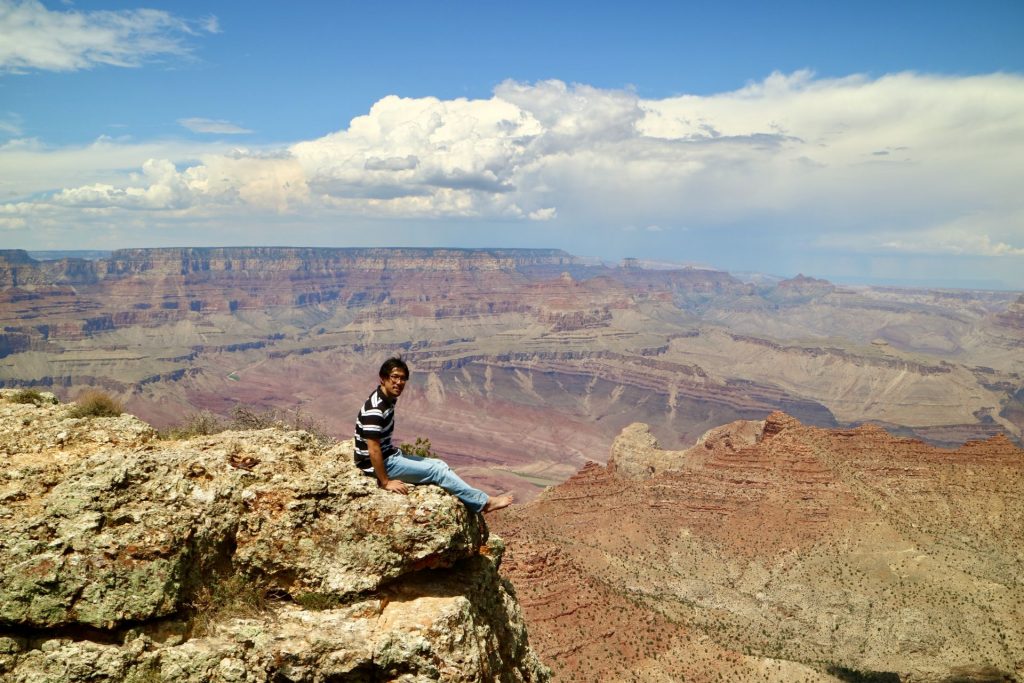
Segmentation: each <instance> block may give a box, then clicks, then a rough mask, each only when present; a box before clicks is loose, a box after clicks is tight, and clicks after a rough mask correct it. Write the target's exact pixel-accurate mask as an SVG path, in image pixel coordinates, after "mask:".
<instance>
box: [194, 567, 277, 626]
mask: <svg viewBox="0 0 1024 683" xmlns="http://www.w3.org/2000/svg"><path fill="white" fill-rule="evenodd" d="M188 607H189V609H190V611H191V613H192V619H191V627H192V635H193V636H203V635H207V634H208V632H209V629H210V626H211V624H213V623H214V622H215V621H216V620H217V619H223V618H230V617H243V618H244V617H254V616H256V615H258V614H259V613H261V612H262V611H264V610H265V609H266V607H267V587H266V586H265V585H264V584H263V583H262V582H260V581H253V580H251V579H249V578H247V577H245V576H242V575H240V574H234V575H232V576H229V577H227V578H225V579H224V580H222V581H214V582H212V583H210V584H208V585H203V586H201V587H200V588H199V590H198V591H196V594H195V595H194V596H193V598H192V602H190V603H189V604H188Z"/></svg>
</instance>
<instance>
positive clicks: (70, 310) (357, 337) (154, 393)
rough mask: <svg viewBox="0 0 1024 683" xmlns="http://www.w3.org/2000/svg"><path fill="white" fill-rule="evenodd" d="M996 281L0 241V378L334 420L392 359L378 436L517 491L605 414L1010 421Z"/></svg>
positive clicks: (1010, 363) (909, 428) (960, 430)
mask: <svg viewBox="0 0 1024 683" xmlns="http://www.w3.org/2000/svg"><path fill="white" fill-rule="evenodd" d="M1018 297H1019V294H1016V293H1005V292H1003V293H1001V292H950V291H938V290H897V289H892V288H850V287H843V286H840V285H834V284H832V283H828V282H825V281H823V280H819V279H815V278H812V277H805V276H799V277H796V278H793V279H790V280H783V281H781V282H778V283H776V284H770V285H754V284H749V283H745V282H741V281H739V280H738V279H736V278H734V277H732V276H730V275H729V274H727V273H724V272H721V271H715V270H710V269H706V268H696V267H682V266H680V267H678V268H675V269H663V270H649V269H644V268H641V267H638V265H637V264H631V263H627V264H626V265H625V266H608V265H603V264H601V263H599V262H597V261H594V260H592V259H590V260H588V259H583V258H580V257H577V256H573V255H571V254H568V253H566V252H563V251H559V250H550V249H427V248H422V249H412V248H402V249H328V248H284V247H234V248H189V249H129V250H119V251H116V252H113V253H112V254H111V255H110V256H109V257H106V258H103V259H98V260H91V261H90V260H84V259H73V258H67V259H60V260H49V261H37V260H34V259H32V258H30V257H29V256H28V255H27V254H26V253H25V252H23V251H17V250H6V251H0V386H5V387H13V388H18V387H38V388H42V389H48V390H52V391H54V392H56V393H57V394H59V395H60V396H61V397H62V398H64V399H71V398H74V397H75V396H76V395H77V394H78V392H79V391H81V390H82V389H84V388H86V387H100V388H103V389H104V390H106V391H108V392H111V393H113V394H115V395H116V396H117V397H118V398H120V399H121V400H122V401H123V402H124V403H125V404H126V405H127V406H128V408H129V409H130V410H131V411H132V412H133V413H134V414H136V415H138V416H140V417H141V418H142V419H144V420H146V421H147V422H149V423H151V424H154V425H156V426H158V427H163V426H167V425H169V424H174V423H177V422H180V421H182V420H183V419H184V418H185V417H187V416H188V415H190V414H192V413H196V412H199V411H210V412H213V413H215V414H217V415H221V416H227V415H230V413H231V411H232V410H233V409H234V408H235V407H236V406H237V405H239V404H242V405H253V406H256V407H258V408H276V409H278V410H286V411H292V412H293V413H295V412H299V413H301V414H302V415H303V416H305V417H307V418H310V419H312V420H315V421H317V422H319V423H320V424H321V425H322V426H323V427H324V429H326V430H327V431H329V432H331V433H332V434H334V435H336V436H338V437H339V438H347V437H349V436H350V435H351V431H352V420H353V418H354V414H355V410H356V409H357V407H358V404H359V403H360V402H361V400H362V399H361V398H354V397H358V396H360V395H363V396H365V395H367V394H368V393H369V392H370V391H371V390H372V389H373V386H374V384H375V383H376V377H375V374H376V372H375V371H376V368H377V367H378V366H379V364H380V362H381V361H382V360H384V359H385V358H386V357H388V356H389V355H392V354H401V355H403V357H405V359H406V360H407V361H409V363H410V365H411V366H412V369H413V375H412V381H411V383H410V385H409V386H408V388H407V390H406V393H405V395H404V396H403V405H402V408H401V411H400V416H399V421H398V436H399V439H400V440H404V441H415V439H416V438H417V437H425V438H429V439H430V440H431V442H432V444H433V445H434V447H435V449H436V450H437V451H438V452H440V453H442V454H444V455H445V456H446V457H447V458H448V459H449V460H450V461H451V462H452V463H453V464H454V465H455V466H456V467H458V468H459V469H460V471H463V472H465V473H466V475H467V476H468V477H469V478H470V479H472V480H474V481H475V482H476V483H478V484H479V485H480V486H481V487H483V488H485V489H486V490H488V491H489V492H492V493H497V492H504V491H514V492H515V493H516V495H517V496H518V497H519V499H520V500H523V501H526V500H530V499H532V498H533V497H535V496H536V495H538V494H539V493H540V492H541V491H542V490H543V488H544V487H545V486H548V485H552V484H557V483H559V482H562V481H564V480H565V479H566V478H568V477H569V476H571V475H572V474H573V473H574V472H576V471H577V470H579V469H580V467H582V466H583V465H584V464H585V463H586V462H587V461H588V460H595V461H599V462H603V461H604V460H605V458H606V457H607V454H608V453H609V449H608V446H609V444H610V443H611V442H612V441H613V440H614V439H615V437H616V435H617V434H618V433H619V432H620V431H621V430H622V429H623V428H625V427H627V426H628V425H630V424H633V423H635V422H642V423H644V424H647V425H648V427H649V429H650V432H651V434H652V436H653V437H654V438H655V439H657V440H658V442H659V443H661V444H662V445H663V446H664V448H666V449H668V450H674V449H682V448H685V447H687V446H688V445H689V444H691V443H693V441H694V440H695V439H697V438H698V437H699V436H700V435H701V434H703V433H704V432H705V431H707V430H709V429H712V428H714V427H717V426H719V425H723V424H728V423H730V422H734V421H737V420H747V421H759V420H763V419H764V418H765V416H767V415H768V414H769V413H771V412H772V411H774V410H782V411H784V412H786V413H787V414H790V415H792V416H794V417H795V418H796V419H798V420H800V421H801V422H802V423H804V424H808V425H814V426H820V427H841V426H855V425H857V424H861V423H865V422H871V423H875V424H879V425H882V426H885V427H886V428H888V429H891V430H893V431H895V432H897V433H900V434H902V435H907V436H916V437H918V438H922V439H925V440H926V441H928V442H930V443H933V444H939V445H945V446H952V445H959V444H962V443H963V442H964V441H966V440H969V439H979V438H986V437H989V436H992V435H994V434H998V433H1004V434H1007V435H1008V436H1009V437H1010V438H1011V439H1016V440H1019V439H1020V437H1021V433H1022V429H1024V354H1022V353H1021V349H1024V326H1022V325H1018V324H1017V323H1016V322H1015V321H1017V319H1018V318H1019V317H1020V316H1019V315H1018V314H1019V312H1020V308H1021V304H1020V302H1019V301H1018Z"/></svg>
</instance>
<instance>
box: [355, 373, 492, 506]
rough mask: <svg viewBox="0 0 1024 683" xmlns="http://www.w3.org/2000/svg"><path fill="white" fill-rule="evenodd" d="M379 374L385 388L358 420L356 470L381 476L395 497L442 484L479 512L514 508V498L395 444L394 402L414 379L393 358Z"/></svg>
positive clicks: (381, 483) (372, 397)
mask: <svg viewBox="0 0 1024 683" xmlns="http://www.w3.org/2000/svg"><path fill="white" fill-rule="evenodd" d="M379 375H380V386H379V387H377V389H376V390H375V391H374V392H373V393H372V394H370V397H369V398H368V399H366V403H364V404H363V408H362V410H360V411H359V417H358V418H356V438H355V442H356V448H355V462H356V467H358V468H359V469H361V470H362V471H363V472H365V473H366V474H370V475H376V477H377V483H378V485H379V486H380V487H381V488H382V489H385V490H387V491H394V492H395V493H402V494H405V493H408V492H409V488H408V487H407V486H406V484H437V485H438V486H440V487H441V488H443V489H444V490H445V491H448V492H449V493H451V494H452V495H454V496H455V497H456V498H458V499H459V500H461V501H462V502H463V503H465V504H466V506H467V507H468V508H469V509H470V510H473V511H474V512H492V511H494V510H500V509H501V508H503V507H508V506H509V505H511V503H512V496H511V495H504V496H495V497H493V498H492V497H489V496H488V495H487V494H486V493H484V492H483V491H481V490H479V489H475V488H473V487H472V486H470V485H469V484H467V483H466V482H464V481H462V479H461V478H460V477H459V475H457V474H455V472H454V471H452V468H450V467H449V466H448V465H447V463H445V462H444V461H442V460H438V459H437V458H421V457H419V456H416V455H406V454H405V453H403V452H402V451H401V450H399V449H398V448H397V447H396V446H395V445H394V444H392V443H391V434H392V432H394V430H395V403H396V402H397V401H398V397H399V396H401V395H402V391H403V390H404V389H405V384H406V382H408V381H409V366H408V365H406V364H405V361H403V360H402V359H401V358H389V359H387V360H386V361H384V364H383V365H381V366H380V373H379Z"/></svg>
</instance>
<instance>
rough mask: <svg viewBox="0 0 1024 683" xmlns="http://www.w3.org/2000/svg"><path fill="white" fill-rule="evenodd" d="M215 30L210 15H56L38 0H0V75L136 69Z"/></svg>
mask: <svg viewBox="0 0 1024 683" xmlns="http://www.w3.org/2000/svg"><path fill="white" fill-rule="evenodd" d="M219 30H220V29H219V26H218V24H217V19H216V17H212V16H209V17H205V18H203V19H201V20H200V21H198V22H190V21H188V20H185V19H181V18H179V17H175V16H174V15H172V14H170V13H168V12H164V11H162V10H154V9H130V10H119V11H93V12H79V11H75V10H67V11H58V10H50V9H47V8H46V7H45V6H44V5H43V3H42V2H39V0H0V36H3V40H0V71H9V72H20V71H26V70H29V69H41V70H45V71H74V70H78V69H88V68H91V67H94V66H96V65H99V64H106V65H112V66H138V65H140V64H141V63H143V62H145V61H146V60H149V59H152V58H155V57H159V56H163V55H183V54H186V53H187V52H188V50H189V48H188V45H187V43H186V39H187V38H188V37H190V36H194V35H197V34H199V33H204V32H205V33H216V32H219Z"/></svg>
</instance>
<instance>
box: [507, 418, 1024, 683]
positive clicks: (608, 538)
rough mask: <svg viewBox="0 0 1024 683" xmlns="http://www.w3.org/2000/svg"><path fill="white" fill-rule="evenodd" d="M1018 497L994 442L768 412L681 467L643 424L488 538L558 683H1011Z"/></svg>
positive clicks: (692, 452)
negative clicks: (944, 439) (897, 433)
mask: <svg viewBox="0 0 1024 683" xmlns="http://www.w3.org/2000/svg"><path fill="white" fill-rule="evenodd" d="M1022 491H1024V451H1022V450H1021V449H1020V448H1019V447H1017V446H1015V445H1014V444H1012V443H1011V442H1010V441H1009V440H1007V439H1006V438H1005V437H1002V436H997V437H993V438H991V439H988V440H985V441H976V442H971V443H968V444H966V445H964V446H963V447H961V448H959V449H956V450H944V449H940V448H935V447H933V446H929V445H927V444H925V443H923V442H921V441H918V440H912V439H900V438H896V437H894V436H892V435H890V434H888V433H887V432H885V431H884V430H882V429H880V428H878V427H875V426H864V427H860V428H857V429H852V430H825V429H820V428H814V427H808V426H804V425H802V424H800V423H799V422H798V421H797V420H795V419H794V418H792V417H791V416H788V415H785V414H782V413H773V414H771V415H769V416H768V417H767V419H766V420H764V421H761V422H751V423H743V422H739V423H734V424H732V425H726V426H723V427H722V428H719V429H716V430H712V431H711V432H709V433H708V434H706V435H705V437H704V438H702V439H701V440H700V441H699V442H698V443H697V444H695V445H694V446H692V447H690V448H688V449H686V450H682V451H665V450H662V449H661V448H659V447H658V445H657V443H656V442H655V440H654V439H653V438H652V437H651V434H650V433H649V431H648V430H647V429H646V428H645V426H644V425H642V424H637V425H632V426H631V427H629V428H628V429H626V430H624V431H623V433H622V434H621V436H620V437H619V439H617V440H616V442H615V444H614V445H613V447H612V455H611V457H610V458H609V464H608V466H607V467H602V466H600V465H596V464H591V465H590V466H587V467H585V468H583V469H582V470H581V471H579V472H578V473H577V474H576V475H575V476H573V477H572V478H570V479H569V480H568V481H566V482H565V483H564V484H562V485H560V486H557V487H554V488H551V489H549V490H548V491H546V492H545V493H544V494H543V495H542V496H540V497H539V498H538V499H537V500H535V501H534V502H532V503H530V504H528V505H525V506H520V507H517V508H513V509H511V510H509V511H503V512H501V513H499V514H498V515H497V516H496V517H495V518H494V519H493V520H492V524H493V525H494V526H495V528H496V529H497V530H499V531H500V532H501V533H502V535H503V536H504V537H505V538H506V539H509V542H510V547H511V548H512V550H511V552H510V553H509V554H508V555H507V558H506V562H505V564H504V565H503V571H505V572H506V574H507V575H508V576H509V577H510V578H511V580H512V582H513V583H514V584H515V586H516V589H517V591H518V594H519V596H520V599H521V600H522V603H523V606H524V612H525V614H526V618H527V623H528V624H529V627H530V630H531V634H532V636H533V640H534V642H535V644H536V646H537V647H538V650H539V652H540V654H541V656H542V657H544V658H545V661H547V662H548V663H550V664H551V666H552V667H553V670H554V673H555V679H556V680H573V678H574V677H575V678H576V679H577V680H578V679H579V678H581V677H582V678H583V679H585V680H609V681H612V680H623V681H625V680H635V679H636V678H637V677H639V678H640V679H641V680H652V681H659V680H660V681H671V680H682V679H683V678H685V679H686V680H714V679H716V677H719V676H721V677H723V678H724V679H726V680H751V681H753V680H772V681H780V682H781V681H789V680H797V679H799V680H892V681H896V680H900V681H904V682H907V681H951V680H962V681H987V680H1019V679H1020V678H1021V677H1022V676H1024V629H1022V624H1024V582H1022V577H1024V545H1022V543H1024V494H1022ZM592 624H599V625H601V626H600V628H598V629H597V630H596V635H595V637H594V638H592V639H590V640H587V641H586V642H581V640H580V639H579V637H578V631H579V629H581V628H582V629H587V628H588V625H592Z"/></svg>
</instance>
